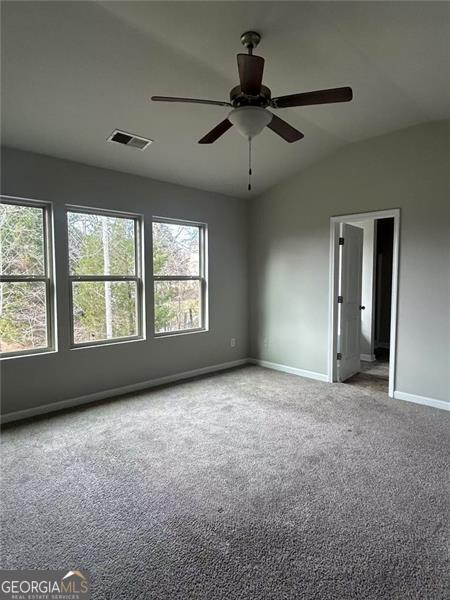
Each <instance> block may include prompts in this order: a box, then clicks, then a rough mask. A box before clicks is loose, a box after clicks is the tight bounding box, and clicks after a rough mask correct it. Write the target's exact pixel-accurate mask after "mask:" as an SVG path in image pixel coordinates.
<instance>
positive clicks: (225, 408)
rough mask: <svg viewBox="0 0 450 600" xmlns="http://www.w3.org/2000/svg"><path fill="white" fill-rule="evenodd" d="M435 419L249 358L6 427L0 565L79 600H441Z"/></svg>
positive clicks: (443, 466) (443, 489) (444, 474)
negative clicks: (55, 582)
mask: <svg viewBox="0 0 450 600" xmlns="http://www.w3.org/2000/svg"><path fill="white" fill-rule="evenodd" d="M448 424H449V419H448V413H446V412H444V411H441V410H438V409H433V408H428V407H425V406H419V405H415V404H410V403H407V402H403V401H399V400H391V399H389V398H388V396H387V394H386V393H385V392H384V391H382V390H374V389H372V388H370V387H368V386H366V385H364V384H358V382H354V383H352V384H334V385H330V384H327V383H321V382H317V381H312V380H308V379H302V378H299V377H295V376H293V375H287V374H284V373H279V372H276V371H270V370H267V369H263V368H260V367H254V366H251V367H244V368H240V369H236V370H232V371H228V372H223V373H220V374H216V375H212V376H208V377H204V378H201V379H197V380H192V381H189V382H184V383H180V384H178V385H173V386H167V387H164V388H160V389H155V390H149V391H146V392H141V393H137V394H133V395H129V396H126V397H123V398H117V399H114V400H112V401H108V402H103V403H98V404H96V405H94V406H89V407H84V408H80V409H76V410H72V411H68V412H65V413H61V414H56V415H53V416H48V417H43V418H40V419H37V420H35V421H29V422H25V423H23V424H16V425H11V426H8V427H6V428H5V430H4V432H3V436H2V442H3V444H2V446H3V452H2V497H3V498H2V501H3V511H2V515H3V524H2V540H3V543H2V566H3V567H4V568H15V567H20V568H64V569H69V568H70V569H81V570H86V571H88V572H89V573H90V577H91V581H92V590H93V591H92V598H93V599H95V600H97V599H102V600H110V599H124V600H125V599H126V600H134V599H137V598H140V599H146V600H191V599H192V600H222V599H223V600H282V599H301V600H312V599H314V600H318V599H324V600H347V599H358V600H383V599H390V600H394V599H395V600H403V599H405V600H406V599H408V600H409V599H417V600H419V599H420V600H439V599H442V600H443V599H444V598H448V589H447V588H446V574H447V573H448V571H447V565H446V551H445V545H446V544H445V540H446V520H445V519H446V515H447V514H448V510H449V508H450V506H449V500H448V498H449V495H448V492H449V490H448V485H447V481H448V470H447V469H448V459H449V455H448V442H449V433H448V431H449V430H448Z"/></svg>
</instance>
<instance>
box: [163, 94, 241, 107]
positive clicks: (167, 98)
mask: <svg viewBox="0 0 450 600" xmlns="http://www.w3.org/2000/svg"><path fill="white" fill-rule="evenodd" d="M151 100H153V101H154V102H187V103H189V104H214V105H215V106H231V104H230V103H229V102H221V101H220V100H201V99H199V98H174V97H172V96H152V97H151Z"/></svg>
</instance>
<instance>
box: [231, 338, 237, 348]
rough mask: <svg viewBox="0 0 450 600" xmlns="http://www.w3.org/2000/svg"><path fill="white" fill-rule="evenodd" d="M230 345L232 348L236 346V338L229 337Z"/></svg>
mask: <svg viewBox="0 0 450 600" xmlns="http://www.w3.org/2000/svg"><path fill="white" fill-rule="evenodd" d="M230 346H231V347H232V348H235V347H236V338H231V340H230Z"/></svg>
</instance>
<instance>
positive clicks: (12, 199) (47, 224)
mask: <svg viewBox="0 0 450 600" xmlns="http://www.w3.org/2000/svg"><path fill="white" fill-rule="evenodd" d="M0 202H2V203H4V204H14V205H16V206H30V207H32V208H41V209H42V211H43V219H42V223H43V242H44V274H43V275H42V276H40V275H0V281H1V282H2V283H10V282H12V283H13V282H22V281H23V282H27V281H42V282H44V283H45V300H46V302H45V304H46V324H47V346H45V347H42V348H29V349H28V350H17V351H14V352H3V353H0V360H5V359H11V358H21V357H25V356H34V355H36V354H49V353H52V352H56V350H57V348H56V311H55V307H56V301H55V265H54V258H53V257H54V249H53V211H52V203H51V202H46V201H44V200H34V199H31V198H21V197H19V196H8V195H1V196H0Z"/></svg>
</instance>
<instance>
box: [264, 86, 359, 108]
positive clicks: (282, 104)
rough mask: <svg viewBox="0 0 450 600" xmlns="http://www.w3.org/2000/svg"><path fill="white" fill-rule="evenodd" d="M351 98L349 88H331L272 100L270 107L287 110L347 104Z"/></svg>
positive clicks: (351, 93)
mask: <svg viewBox="0 0 450 600" xmlns="http://www.w3.org/2000/svg"><path fill="white" fill-rule="evenodd" d="M352 98H353V91H352V88H351V87H341V88H332V89H330V90H317V91H316V92H305V93H302V94H291V95H289V96H280V97H278V98H272V107H273V108H289V107H291V106H309V105H311V104H330V103H333V102H349V101H350V100H351V99H352Z"/></svg>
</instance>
